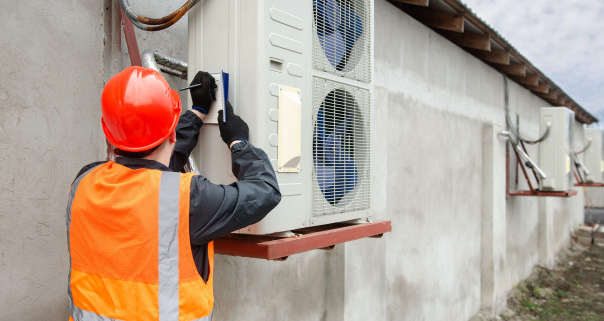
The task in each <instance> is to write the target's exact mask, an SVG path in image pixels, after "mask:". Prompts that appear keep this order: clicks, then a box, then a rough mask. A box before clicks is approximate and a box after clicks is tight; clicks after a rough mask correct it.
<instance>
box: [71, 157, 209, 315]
mask: <svg viewBox="0 0 604 321" xmlns="http://www.w3.org/2000/svg"><path fill="white" fill-rule="evenodd" d="M97 168H98V170H99V171H98V172H95V173H94V174H93V175H91V176H92V177H91V178H90V179H89V180H87V181H86V184H84V185H81V186H86V188H85V189H87V190H88V191H89V192H90V193H91V194H95V193H94V192H93V191H95V190H96V189H97V186H99V187H98V189H99V190H101V191H104V190H103V188H106V187H107V186H103V183H104V182H105V181H104V179H105V177H106V176H107V177H110V178H111V177H112V175H114V174H115V173H117V175H118V176H119V175H120V174H121V175H125V176H124V177H126V178H132V177H134V180H136V179H139V178H140V176H139V177H136V176H135V174H132V175H131V173H132V172H134V171H131V170H127V169H126V168H125V167H123V166H121V165H119V164H115V163H113V162H108V163H106V164H105V165H100V166H99V167H97ZM112 170H113V171H112ZM93 171H94V168H93V169H90V170H88V171H87V172H86V173H84V174H82V175H81V176H80V177H78V178H77V179H76V181H74V184H73V185H72V188H71V191H70V195H69V200H68V206H67V232H68V248H69V250H70V271H69V275H70V276H69V280H70V282H69V286H68V295H69V306H70V315H71V316H72V318H73V320H76V321H78V320H100V321H112V320H118V319H114V318H111V317H108V316H107V315H113V316H120V315H122V316H127V315H130V316H131V317H126V319H130V318H136V319H141V320H143V319H144V320H146V319H150V318H153V319H156V318H157V319H158V320H162V321H163V320H192V321H197V320H202V321H210V320H211V319H212V313H209V311H211V307H212V305H213V295H212V291H211V287H212V281H211V279H212V276H210V277H209V281H208V283H207V284H206V283H204V282H203V280H202V279H201V277H199V275H198V274H197V273H195V275H194V277H192V276H191V272H190V271H195V272H196V269H195V266H194V262H193V260H192V253H191V251H190V244H188V242H187V244H179V237H183V239H181V240H180V241H181V242H184V240H188V199H187V202H186V203H182V204H181V202H179V198H184V196H188V194H187V193H188V189H186V188H185V189H184V190H183V186H187V187H188V186H189V185H190V177H188V178H189V180H188V181H187V180H184V181H182V185H183V186H181V177H185V178H186V177H187V176H186V175H185V176H182V174H180V173H174V172H161V178H159V180H158V179H157V178H158V176H157V175H159V174H158V172H157V171H151V170H143V171H147V172H142V174H141V172H138V174H136V175H148V177H149V181H150V182H158V183H159V184H158V185H159V186H158V187H157V185H149V190H151V191H152V190H154V189H155V191H156V192H155V193H157V190H158V191H159V193H158V194H159V195H158V196H157V198H156V201H157V202H158V203H155V204H156V205H155V206H157V207H155V210H156V211H157V220H156V221H155V222H156V224H157V225H156V228H157V230H155V231H156V233H157V243H156V244H157V266H156V267H155V268H156V269H157V270H156V273H157V279H156V280H157V282H156V283H154V282H152V281H136V278H135V279H132V280H133V281H130V279H129V278H128V275H130V274H131V275H133V276H134V275H136V274H132V273H130V274H129V273H125V274H124V273H122V275H124V277H118V278H117V279H116V278H115V277H111V276H110V275H111V273H112V272H111V271H113V272H115V271H114V270H113V269H111V268H109V267H107V268H106V269H108V270H107V271H110V272H109V275H105V274H104V273H105V272H103V270H102V267H101V270H100V272H95V271H94V269H95V268H96V267H98V266H99V264H93V263H90V262H88V261H87V259H86V258H84V259H82V251H81V250H82V245H81V244H83V241H82V240H85V239H86V237H87V236H86V235H84V236H81V234H82V233H83V234H87V233H86V232H88V231H89V229H88V228H84V227H85V226H86V225H85V224H84V225H82V222H84V223H86V224H91V222H96V221H95V220H94V219H92V220H90V219H88V220H84V221H81V220H82V218H81V217H79V216H76V217H79V219H80V223H79V225H78V223H74V224H75V226H76V230H74V231H78V232H77V233H80V236H78V237H77V238H76V239H75V240H76V241H75V242H76V243H74V244H75V245H73V246H74V247H73V249H75V251H76V252H77V253H78V254H79V256H76V257H74V258H79V261H80V263H79V264H80V266H77V265H75V266H74V267H73V268H71V267H72V257H73V255H74V253H76V252H72V250H73V249H72V248H71V247H72V244H71V242H73V241H74V239H73V237H74V236H72V235H71V234H70V233H71V232H72V228H73V227H72V210H73V209H74V208H76V207H75V206H74V199H75V200H76V203H78V202H79V203H78V204H79V206H78V207H77V208H78V210H77V211H78V215H83V216H84V217H96V218H97V219H98V216H96V214H97V213H93V214H95V215H93V214H91V213H90V212H93V211H94V210H95V209H96V208H95V206H94V205H96V204H97V203H95V202H90V203H91V204H93V206H91V207H92V209H89V208H88V207H87V204H88V203H86V201H87V198H88V197H89V195H88V194H85V196H81V197H80V196H78V199H76V192H77V189H78V187H79V186H80V183H81V182H82V180H83V179H84V178H85V176H87V175H89V174H90V173H91V172H93ZM129 171H130V172H129ZM99 173H100V174H99ZM105 173H109V175H105V176H103V175H104V174H105ZM128 175H131V176H128ZM145 177H146V176H145ZM125 181H126V183H125V184H126V187H127V184H128V182H130V180H129V179H125ZM140 181H142V180H139V182H140ZM113 183H114V182H113V181H111V182H110V184H113ZM153 184H156V183H153ZM187 184H189V185H187ZM109 186H110V187H114V186H113V185H109ZM134 186H135V187H139V188H140V186H139V185H136V184H135V185H134ZM153 186H155V187H154V188H153ZM91 188H94V189H91ZM113 192H115V191H113ZM82 193H86V192H82ZM143 194H144V193H143ZM147 194H148V193H147ZM147 194H145V195H147ZM99 195H101V196H100V197H101V198H103V197H106V196H105V194H102V193H101V194H99ZM99 195H96V196H97V197H98V196H99ZM154 195H157V194H154ZM91 197H94V195H93V196H91ZM147 198H148V196H147ZM147 198H145V196H144V195H143V197H141V198H140V199H134V200H132V203H133V204H134V205H136V204H139V203H140V202H143V203H145V202H146V201H148V199H147ZM187 198H188V197H187ZM129 200H130V199H127V200H126V205H125V207H126V208H127V206H130V204H128V201H129ZM101 201H102V200H101ZM137 202H138V203H137ZM103 204H104V203H101V205H100V206H101V207H100V208H101V209H102V208H105V209H106V207H103V206H104V205H103ZM185 207H186V210H183V209H185ZM109 208H113V207H109ZM117 208H118V210H123V207H120V206H117ZM150 208H153V206H151V207H150ZM106 212H107V211H105V213H106ZM184 212H186V215H185V214H184ZM74 213H75V212H74ZM82 213H83V214H82ZM139 213H140V212H139ZM145 213H149V212H148V211H146V212H145ZM100 214H102V213H99V215H100ZM86 215H88V216H86ZM183 217H184V219H185V220H186V222H180V223H179V221H180V219H183ZM135 218H137V219H142V220H144V221H145V222H146V223H145V224H143V225H142V226H143V227H144V226H149V224H150V223H149V222H152V221H153V220H152V221H149V218H150V216H149V215H146V216H141V217H135ZM111 222H112V221H107V222H106V223H109V224H111ZM97 223H98V222H97ZM183 223H185V225H183ZM118 225H119V224H118ZM77 226H79V230H78V227H77ZM82 226H84V227H82ZM109 226H110V228H111V225H109ZM119 226H121V227H122V230H124V228H123V224H122V225H119ZM119 226H118V227H119ZM151 227H152V226H151ZM110 228H109V230H108V231H109V232H110V231H111V230H110ZM179 229H180V230H179ZM101 230H102V229H101ZM92 231H94V232H98V230H95V229H94V228H93V229H92ZM150 231H151V232H153V229H151V230H147V229H144V230H141V233H147V234H148V233H150ZM179 231H180V233H181V234H183V235H179ZM185 232H186V237H185V235H184V234H185ZM104 233H105V235H112V234H106V233H107V232H104ZM95 236H96V234H94V235H92V236H89V237H91V238H94V237H95ZM121 236H122V235H120V237H121ZM148 237H149V236H148V235H147V236H146V237H145V235H144V234H143V236H142V237H139V236H136V237H135V239H134V240H132V241H133V242H135V243H136V242H139V243H140V242H141V240H143V241H144V240H146V239H148ZM128 241H129V240H127V242H128ZM84 243H88V242H84ZM93 243H94V242H93ZM137 244H138V243H137ZM147 244H148V242H147ZM141 246H143V247H145V245H144V244H142V245H141ZM78 247H79V252H78ZM101 247H102V246H101ZM117 249H118V252H116V254H117V255H118V257H120V255H128V254H127V252H126V253H121V251H119V249H121V246H119V245H118V246H117ZM129 249H130V250H131V249H132V247H130V248H129ZM104 250H105V251H107V249H106V248H105V249H104ZM183 250H184V251H183ZM99 251H101V252H99V253H105V254H102V255H106V254H107V253H106V252H102V251H103V249H101V250H99ZM181 251H182V253H179V252H181ZM208 251H209V255H210V267H211V270H210V273H212V272H213V271H212V269H213V259H212V256H213V246H212V244H210V245H209V246H208ZM86 253H87V252H86ZM109 253H113V252H111V250H109ZM90 255H94V254H90ZM183 255H184V259H183ZM134 257H137V256H136V255H134ZM145 257H149V256H145ZM92 259H94V257H93V258H92ZM82 260H84V261H82ZM180 260H183V262H179V261H180ZM81 262H84V263H81ZM124 262H131V260H126V261H124ZM82 264H84V265H82ZM86 264H89V266H92V267H93V268H92V269H93V271H88V270H87V269H86V268H85V267H86ZM90 264H93V265H90ZM142 264H143V265H142V267H145V266H148V264H144V263H142ZM183 264H184V265H183ZM101 265H102V264H101ZM82 267H84V269H82ZM183 267H184V268H185V270H187V271H189V272H188V273H187V272H184V273H185V276H184V279H183V274H182V272H181V271H180V268H183ZM121 268H123V266H122V267H121ZM118 270H119V268H118ZM212 274H213V273H212ZM147 276H148V275H147ZM74 282H75V283H74ZM149 282H151V283H149ZM72 287H73V289H72ZM206 288H207V289H208V290H206ZM72 291H75V292H73V293H72ZM95 291H100V292H99V295H96V294H94V293H95ZM200 291H201V292H202V294H199V293H200ZM207 291H209V292H207ZM130 293H131V294H132V297H129V296H130ZM154 293H155V294H154ZM203 293H206V294H203ZM76 294H77V295H78V298H79V299H77V300H75V301H74V298H76V297H75V296H74V295H76ZM183 295H184V296H183ZM199 295H202V296H201V297H200V296H199ZM152 298H156V299H153V300H156V301H155V303H153V300H152V301H149V300H150V299H152ZM200 298H205V300H203V299H202V300H201V301H200V300H199V299H200ZM180 299H182V300H184V301H183V302H180ZM82 300H84V301H82ZM99 300H100V301H99ZM130 300H132V301H130ZM139 301H140V302H139ZM78 302H84V305H82V306H78ZM94 302H99V303H98V304H94ZM112 302H114V303H112ZM141 302H142V303H141ZM199 302H207V303H205V305H204V303H199ZM91 304H92V305H91ZM111 305H117V306H115V309H117V310H115V311H122V312H111V311H114V310H112V308H111ZM86 306H88V308H87V307H86ZM147 306H148V309H151V310H146V308H147ZM183 306H184V307H183ZM97 307H100V310H98V309H97ZM125 309H126V310H125ZM183 309H184V310H183ZM89 310H95V311H97V310H98V311H99V313H100V311H107V312H106V313H104V312H103V313H102V315H101V314H98V313H97V312H92V311H89ZM124 311H129V312H124ZM136 311H142V312H143V315H145V316H143V315H139V314H138V313H137V312H136ZM150 311H151V312H150ZM152 311H155V312H152ZM194 311H198V312H197V313H195V312H194ZM201 311H207V312H206V313H209V315H207V316H205V317H202V318H197V319H194V315H195V314H197V316H199V314H200V313H199V312H201ZM181 314H182V315H181ZM149 315H151V317H150V316H149ZM201 315H203V314H201Z"/></svg>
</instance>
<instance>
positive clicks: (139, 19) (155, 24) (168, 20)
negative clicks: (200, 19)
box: [118, 0, 199, 31]
mask: <svg viewBox="0 0 604 321" xmlns="http://www.w3.org/2000/svg"><path fill="white" fill-rule="evenodd" d="M118 2H119V4H120V6H121V7H122V10H123V11H124V13H125V14H126V16H127V17H128V19H130V21H132V24H133V25H134V26H136V27H137V28H139V29H142V30H147V31H158V30H163V29H166V28H168V27H170V26H171V25H173V24H175V23H176V22H177V21H178V20H180V18H182V16H184V14H185V13H187V11H189V9H191V8H192V7H193V6H194V5H195V4H197V3H198V2H199V0H188V1H187V2H185V4H183V5H182V6H181V7H180V8H179V9H177V10H175V11H174V12H172V13H170V14H169V15H167V16H165V17H162V18H159V19H154V18H147V17H143V16H139V15H138V14H136V13H135V12H134V11H133V10H132V8H131V7H130V3H128V0H118Z"/></svg>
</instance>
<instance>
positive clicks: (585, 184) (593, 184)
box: [575, 183, 604, 187]
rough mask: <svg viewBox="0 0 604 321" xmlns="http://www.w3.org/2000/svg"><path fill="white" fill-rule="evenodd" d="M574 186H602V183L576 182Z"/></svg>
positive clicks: (603, 185)
mask: <svg viewBox="0 0 604 321" xmlns="http://www.w3.org/2000/svg"><path fill="white" fill-rule="evenodd" d="M575 186H587V187H604V184H603V183H577V184H575Z"/></svg>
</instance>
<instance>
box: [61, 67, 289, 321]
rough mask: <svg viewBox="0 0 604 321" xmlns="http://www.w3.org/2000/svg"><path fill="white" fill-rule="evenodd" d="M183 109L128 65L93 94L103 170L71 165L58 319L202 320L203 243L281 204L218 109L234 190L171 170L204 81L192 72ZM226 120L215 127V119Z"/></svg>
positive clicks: (209, 288) (207, 100)
mask: <svg viewBox="0 0 604 321" xmlns="http://www.w3.org/2000/svg"><path fill="white" fill-rule="evenodd" d="M199 83H201V86H198V87H195V88H192V89H191V98H192V101H193V107H192V109H191V110H188V111H187V112H185V113H184V114H183V115H182V116H180V112H181V104H180V98H179V96H178V94H177V93H176V92H175V91H174V90H171V89H170V87H169V85H168V83H167V82H166V80H165V79H164V78H163V77H162V76H161V75H160V74H159V73H158V72H156V71H154V70H151V69H146V68H141V67H129V68H127V69H125V70H124V71H122V72H120V73H118V74H117V75H115V76H114V77H113V78H111V79H110V80H109V81H108V82H107V84H106V85H105V88H104V89H103V93H102V96H101V106H102V118H101V122H102V127H103V131H104V133H105V136H106V137H107V139H108V140H109V141H110V142H111V143H112V144H113V145H114V146H115V147H116V149H115V153H116V154H117V155H118V156H119V157H117V158H116V160H115V161H106V162H96V163H92V164H89V165H87V166H85V167H84V168H82V170H81V171H80V173H79V174H78V175H77V178H76V179H75V181H74V182H73V184H72V186H71V191H70V194H69V201H68V205H67V234H68V248H69V254H70V275H69V287H68V297H69V305H70V306H69V308H70V310H69V311H70V320H76V321H77V320H204V321H205V320H208V321H209V320H211V319H212V309H213V305H214V295H213V281H212V279H213V273H214V271H215V270H214V259H213V257H214V247H213V242H212V241H213V240H215V239H216V238H218V237H220V236H222V235H225V234H227V233H230V232H233V231H236V230H238V229H241V228H243V227H246V226H248V225H250V224H253V223H256V222H258V221H260V220H261V219H262V218H264V217H265V216H266V215H267V214H268V213H269V212H270V211H271V210H272V209H273V208H274V207H275V206H277V204H278V203H279V201H280V199H281V194H280V192H279V186H278V184H277V180H276V177H275V172H274V171H273V168H272V166H271V164H270V161H269V160H268V157H267V155H266V154H265V153H264V152H263V151H262V150H261V149H259V148H257V147H254V146H252V144H250V143H249V142H248V136H249V129H248V126H247V124H246V123H245V122H244V121H243V120H242V119H241V118H240V117H239V116H237V115H235V114H234V113H233V107H232V106H231V104H230V103H228V102H227V103H226V106H225V108H224V111H219V112H218V113H219V116H218V122H219V123H218V128H219V130H220V136H221V137H222V140H223V141H224V142H225V143H226V144H227V146H228V148H230V150H231V160H232V169H233V174H234V175H235V177H237V179H238V181H237V182H235V183H232V184H230V185H216V184H213V183H211V182H210V181H208V180H207V179H206V178H205V177H204V176H202V175H195V174H193V173H180V171H181V170H182V169H183V167H184V164H185V163H186V160H187V159H188V157H189V155H190V153H191V151H192V150H193V148H194V147H195V145H196V143H197V138H198V136H199V129H200V128H201V126H202V125H203V120H204V119H205V117H206V115H207V112H208V111H209V108H210V105H211V103H212V100H213V99H215V88H216V85H215V84H214V78H213V77H212V76H211V75H210V74H208V73H206V72H199V73H197V75H196V76H195V78H194V79H193V81H192V82H191V85H194V84H199ZM223 112H224V113H226V123H225V122H224V121H223Z"/></svg>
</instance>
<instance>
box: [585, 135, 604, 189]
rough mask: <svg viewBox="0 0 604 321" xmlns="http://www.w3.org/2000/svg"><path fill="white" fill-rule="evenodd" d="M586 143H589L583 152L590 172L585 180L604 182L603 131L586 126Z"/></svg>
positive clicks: (586, 166) (588, 181)
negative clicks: (603, 159) (603, 177)
mask: <svg viewBox="0 0 604 321" xmlns="http://www.w3.org/2000/svg"><path fill="white" fill-rule="evenodd" d="M585 144H589V146H588V147H587V149H586V150H585V153H584V154H583V155H584V156H583V157H584V158H583V159H584V164H585V168H586V169H587V171H588V172H589V174H588V175H586V177H585V180H586V182H587V183H602V173H603V172H604V161H602V131H601V130H600V129H597V128H585Z"/></svg>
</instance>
